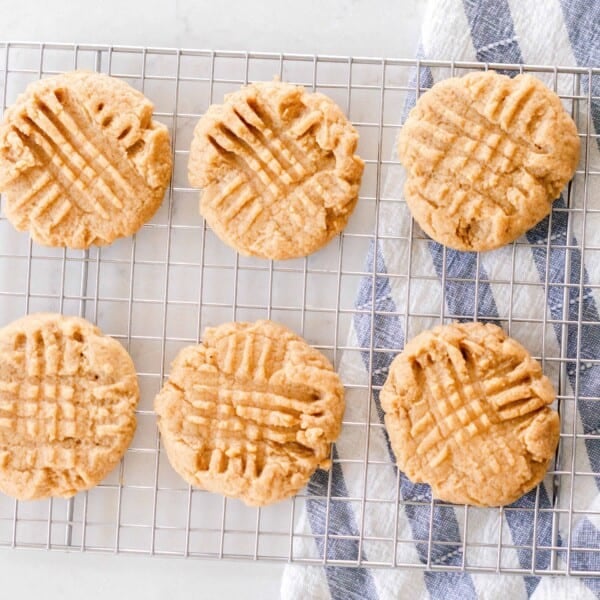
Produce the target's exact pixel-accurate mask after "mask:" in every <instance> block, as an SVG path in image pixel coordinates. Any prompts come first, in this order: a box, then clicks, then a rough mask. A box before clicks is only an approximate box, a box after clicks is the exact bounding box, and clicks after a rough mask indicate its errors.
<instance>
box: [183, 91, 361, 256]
mask: <svg viewBox="0 0 600 600" xmlns="http://www.w3.org/2000/svg"><path fill="white" fill-rule="evenodd" d="M357 142H358V134H357V133H356V130H355V129H354V127H352V125H351V124H350V123H349V122H348V120H347V119H346V117H345V116H344V114H343V113H342V111H341V110H340V108H339V107H338V106H337V105H336V104H335V103H334V102H333V101H332V100H331V99H329V98H327V96H324V95H323V94H310V93H308V92H306V91H305V90H304V89H303V88H302V87H299V86H295V85H291V84H289V83H282V82H279V81H273V82H269V83H256V84H252V85H248V86H246V87H244V88H242V89H241V90H240V91H237V92H234V93H232V94H229V95H227V96H226V97H225V103H224V104H215V105H213V106H211V107H210V108H209V109H208V111H207V112H206V114H205V115H204V116H203V117H202V118H201V119H200V121H199V122H198V125H197V126H196V129H195V132H194V139H193V141H192V146H191V151H190V159H189V165H188V170H189V180H190V183H191V184H192V185H194V186H197V187H200V188H203V193H202V196H201V200H200V212H201V214H202V215H203V216H204V218H205V219H206V221H207V222H208V224H209V225H210V226H211V227H212V228H213V229H214V231H215V232H216V234H217V235H218V236H219V237H220V238H221V239H222V240H223V241H224V242H225V243H227V244H229V245H230V246H233V247H234V248H235V249H236V250H238V251H239V252H241V253H242V254H247V255H252V256H260V257H263V258H271V259H285V258H294V257H298V256H306V255H308V254H310V253H312V252H315V251H316V250H318V249H319V248H321V247H322V246H324V245H325V244H326V243H327V242H328V241H329V240H331V238H333V237H334V236H335V235H336V234H337V233H339V232H340V231H341V230H342V229H343V228H344V227H345V226H346V223H347V221H348V218H349V217H350V214H351V213H352V211H353V210H354V206H355V204H356V201H357V199H358V190H359V187H360V180H361V176H362V172H363V161H362V160H361V159H360V158H359V157H358V156H356V154H355V150H356V145H357Z"/></svg>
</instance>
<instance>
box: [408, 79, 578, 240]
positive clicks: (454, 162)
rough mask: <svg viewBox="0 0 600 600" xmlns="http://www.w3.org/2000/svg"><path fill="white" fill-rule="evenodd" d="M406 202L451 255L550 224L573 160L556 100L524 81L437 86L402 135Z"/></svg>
mask: <svg viewBox="0 0 600 600" xmlns="http://www.w3.org/2000/svg"><path fill="white" fill-rule="evenodd" d="M398 155H399V157H400V161H401V162H402V164H403V165H404V166H405V167H406V169H407V171H408V177H407V180H406V184H405V187H404V195H405V198H406V202H407V204H408V207H409V208H410V210H411V212H412V214H413V216H414V218H415V220H416V221H417V222H418V223H419V225H420V226H421V227H422V228H423V230H424V231H425V232H426V233H427V234H428V235H429V236H431V237H432V238H433V239H434V240H436V241H437V242H440V243H441V244H445V245H446V246H450V247H451V248H455V249H457V250H491V249H493V248H498V247H500V246H503V245H504V244H507V243H509V242H512V241H513V240H515V239H516V238H518V237H519V236H520V235H522V234H523V233H525V232H526V231H527V230H528V229H530V228H531V227H533V226H534V225H535V224H536V223H538V222H539V221H541V220H542V219H543V218H544V217H545V216H547V215H548V214H549V213H550V211H551V209H552V201H553V200H554V199H556V198H557V197H558V196H559V194H560V192H561V190H562V189H563V187H564V186H565V184H566V183H567V182H568V181H569V180H570V179H571V177H572V176H573V173H574V172H575V168H576V166H577V161H578V158H579V137H578V136H577V128H576V126H575V123H574V122H573V120H572V119H571V117H570V116H569V115H568V114H567V113H566V111H565V110H564V108H563V106H562V104H561V101H560V99H559V97H558V96H557V95H556V94H555V93H554V92H552V91H551V90H549V89H548V88H547V87H546V86H545V85H544V84H543V83H542V82H541V81H539V80H538V79H536V78H535V77H532V76H531V75H518V76H517V77H515V78H514V79H510V78H509V77H506V76H505V75H499V74H497V73H495V72H493V71H488V72H480V73H471V74H469V75H466V76H465V77H462V78H452V79H446V80H444V81H440V82H439V83H437V84H436V85H434V86H433V87H432V88H431V89H430V90H429V91H427V92H426V93H425V94H423V96H421V98H419V100H418V102H417V104H416V106H415V108H413V109H412V110H411V112H410V115H409V117H408V119H407V121H406V123H405V124H404V126H403V127H402V130H401V131H400V136H399V138H398Z"/></svg>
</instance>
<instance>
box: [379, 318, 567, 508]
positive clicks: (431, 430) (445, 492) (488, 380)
mask: <svg viewBox="0 0 600 600" xmlns="http://www.w3.org/2000/svg"><path fill="white" fill-rule="evenodd" d="M555 396H556V394H555V392H554V389H553V387H552V384H551V383H550V380H549V379H548V378H547V377H546V376H544V375H543V374H542V369H541V367H540V365H539V363H538V362H537V361H535V360H534V359H533V358H531V356H530V355H529V354H528V352H527V351H526V350H525V348H523V346H521V344H519V343H517V342H516V341H515V340H513V339H512V338H509V337H507V336H506V334H505V333H504V332H503V331H502V329H500V328H499V327H496V326H495V325H490V324H488V325H484V324H481V323H464V324H452V325H446V326H441V327H436V328H434V329H431V330H429V331H425V332H423V333H421V334H419V335H418V336H417V337H415V338H414V339H412V340H411V341H410V342H409V343H408V344H407V345H406V347H405V348H404V350H403V352H402V353H401V354H399V355H398V356H397V357H396V358H395V359H394V362H393V363H392V365H391V367H390V373H389V376H388V379H387V381H386V382H385V385H384V386H383V388H382V390H381V396H380V398H381V405H382V407H383V409H384V411H385V413H386V414H385V425H386V427H387V431H388V434H389V437H390V441H391V444H392V448H393V450H394V453H395V455H396V459H397V461H398V468H399V469H401V470H402V471H404V473H406V475H407V476H408V477H409V478H410V479H411V481H413V482H417V483H421V482H424V483H428V484H429V485H431V488H432V491H433V495H434V496H435V497H436V498H439V499H441V500H446V501H448V502H457V503H465V504H472V505H475V506H499V505H504V504H509V503H511V502H513V501H514V500H516V499H517V498H519V497H520V496H522V495H523V494H525V493H526V492H528V491H529V490H530V489H532V488H533V487H535V486H536V485H537V484H538V483H539V482H540V481H541V480H542V479H543V477H544V474H545V473H546V470H547V469H548V465H549V464H550V461H551V460H552V457H553V456H554V451H555V450H556V446H557V444H558V438H559V433H560V421H559V417H558V413H557V412H556V411H554V410H552V409H551V408H549V407H548V405H549V404H550V403H551V402H553V400H554V398H555Z"/></svg>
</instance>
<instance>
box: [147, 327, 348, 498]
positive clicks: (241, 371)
mask: <svg viewBox="0 0 600 600" xmlns="http://www.w3.org/2000/svg"><path fill="white" fill-rule="evenodd" d="M154 407H155V410H156V413H157V414H158V426H159V429H160V432H161V437H162V441H163V444H164V447H165V448H166V450H167V455H168V457H169V461H170V462H171V465H172V466H173V468H174V469H175V470H176V471H177V472H178V473H179V474H180V475H181V476H182V477H183V478H184V479H185V480H186V481H187V482H188V483H190V484H192V485H195V486H198V487H201V488H205V489H207V490H210V491H213V492H218V493H221V494H224V495H226V496H232V497H236V498H241V499H242V500H243V501H244V502H246V504H249V505H254V506H261V505H265V504H270V503H272V502H276V501H277V500H281V499H283V498H286V497H288V496H291V495H293V494H295V493H296V492H297V491H298V490H299V489H300V488H301V487H303V486H304V485H305V484H306V483H307V482H308V480H309V478H310V476H311V475H312V473H313V472H314V471H315V469H316V468H317V467H321V468H328V466H329V449H330V445H331V442H333V441H334V440H335V439H336V438H337V436H338V434H339V431H340V427H341V420H342V415H343V412H344V392H343V387H342V384H341V383H340V379H339V377H338V376H337V374H336V373H335V372H334V371H333V368H332V366H331V364H330V363H329V361H328V360H327V358H325V356H323V355H322V354H321V353H320V352H318V351H317V350H315V349H314V348H312V347H311V346H309V345H308V344H307V343H306V342H305V341H304V340H303V339H302V338H300V337H298V336H297V335H295V334H294V333H292V332H291V331H290V330H289V329H287V328H285V327H283V326H282V325H278V324H276V323H273V322H272V321H257V322H256V323H228V324H225V325H221V326H219V327H216V328H210V329H207V330H206V331H205V332H204V338H203V342H202V344H200V345H198V346H189V347H188V348H184V349H183V350H182V351H181V352H180V353H179V355H178V356H177V357H176V359H175V361H174V362H173V365H172V369H171V374H170V376H169V379H168V381H167V383H166V384H165V386H164V387H163V389H162V390H161V391H160V393H159V394H158V396H157V397H156V399H155V402H154Z"/></svg>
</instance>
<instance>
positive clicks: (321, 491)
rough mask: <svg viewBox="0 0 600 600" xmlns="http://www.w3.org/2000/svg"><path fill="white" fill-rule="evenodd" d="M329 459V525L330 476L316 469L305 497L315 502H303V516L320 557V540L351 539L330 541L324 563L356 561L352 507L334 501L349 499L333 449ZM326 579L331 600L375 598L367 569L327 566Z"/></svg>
mask: <svg viewBox="0 0 600 600" xmlns="http://www.w3.org/2000/svg"><path fill="white" fill-rule="evenodd" d="M331 458H332V466H331V498H332V499H333V500H331V501H330V506H329V523H327V492H328V486H329V476H330V475H329V473H328V472H327V471H323V470H322V469H318V470H317V471H316V473H315V474H314V475H313V476H312V478H311V480H310V481H309V483H308V486H307V492H308V494H309V495H311V496H318V498H311V499H308V500H307V501H306V513H307V515H308V520H309V523H310V527H311V530H312V533H313V535H314V536H315V542H316V544H317V548H318V549H319V554H320V556H324V552H325V538H324V537H323V536H328V535H340V536H351V537H352V538H354V539H337V538H329V539H328V541H327V559H328V560H351V561H356V560H358V557H359V543H358V538H359V531H358V527H357V525H356V519H355V516H354V512H353V510H352V506H351V505H350V503H349V502H345V501H340V502H336V501H335V500H334V499H335V498H347V497H348V489H347V487H346V482H345V480H344V473H343V472H342V467H341V465H340V463H339V462H338V461H337V459H338V453H337V449H336V448H335V446H334V447H333V451H332V456H331ZM327 525H328V526H327ZM360 558H361V560H366V556H365V554H364V552H361V554H360ZM325 576H326V577H327V584H328V586H329V593H330V594H331V598H332V599H333V600H347V599H349V600H365V599H368V600H377V598H378V595H377V588H376V587H375V581H374V579H373V575H372V573H371V571H370V570H369V569H365V568H363V567H336V566H326V567H325Z"/></svg>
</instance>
